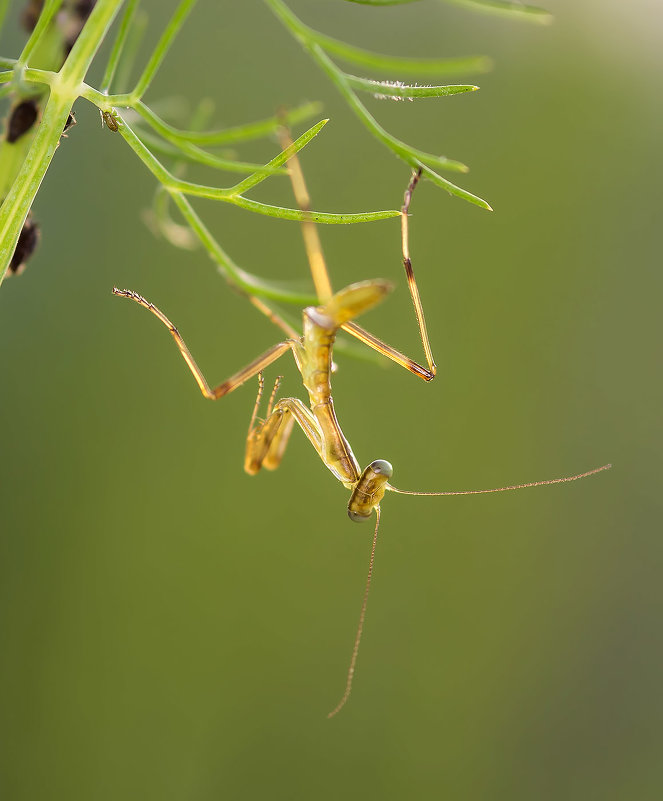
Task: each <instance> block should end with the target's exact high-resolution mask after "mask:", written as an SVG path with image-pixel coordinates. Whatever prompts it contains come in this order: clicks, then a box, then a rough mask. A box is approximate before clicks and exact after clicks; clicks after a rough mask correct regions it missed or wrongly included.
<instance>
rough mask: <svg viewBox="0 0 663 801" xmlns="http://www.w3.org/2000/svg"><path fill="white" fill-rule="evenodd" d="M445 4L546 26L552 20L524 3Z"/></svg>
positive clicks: (477, 0) (480, 0)
mask: <svg viewBox="0 0 663 801" xmlns="http://www.w3.org/2000/svg"><path fill="white" fill-rule="evenodd" d="M443 2H445V3H452V4H453V5H456V6H464V7H465V8H470V9H473V10H474V11H484V12H486V13H488V14H503V15H508V16H510V17H519V18H520V19H524V20H528V21H529V22H538V23H540V24H542V25H548V24H549V23H551V22H552V20H553V15H552V14H551V13H550V12H549V11H546V9H545V8H539V7H538V6H529V5H526V4H525V3H519V2H513V1H511V0H443Z"/></svg>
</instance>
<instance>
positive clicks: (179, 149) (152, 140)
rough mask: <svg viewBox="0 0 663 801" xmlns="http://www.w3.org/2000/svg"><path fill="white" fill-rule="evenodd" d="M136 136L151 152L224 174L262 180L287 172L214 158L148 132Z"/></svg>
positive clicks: (184, 144) (203, 151)
mask: <svg viewBox="0 0 663 801" xmlns="http://www.w3.org/2000/svg"><path fill="white" fill-rule="evenodd" d="M138 136H140V139H141V140H142V141H143V142H144V143H145V144H146V145H148V146H149V147H150V148H151V149H152V150H155V151H156V152H157V153H161V154H162V155H164V156H171V157H172V158H175V159H182V160H183V161H188V162H191V163H195V164H204V165H206V166H207V167H213V168H214V169H216V170H223V171H225V172H243V173H255V172H258V173H262V175H263V177H264V178H267V177H268V176H269V175H287V172H288V171H287V170H284V169H278V168H274V167H268V166H266V165H263V164H254V163H252V162H249V161H234V160H232V159H224V158H223V157H221V156H215V155H214V154H212V153H207V152H206V151H205V150H201V149H200V148H199V147H196V146H195V145H189V144H188V143H186V142H183V143H182V144H181V145H179V146H178V145H174V144H172V143H170V142H164V141H163V140H161V139H159V137H158V136H155V135H154V134H153V133H151V132H150V131H141V132H140V133H139V134H138Z"/></svg>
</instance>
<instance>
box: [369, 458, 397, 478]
mask: <svg viewBox="0 0 663 801" xmlns="http://www.w3.org/2000/svg"><path fill="white" fill-rule="evenodd" d="M368 469H369V470H372V471H373V472H374V473H377V474H378V475H380V476H386V477H387V478H391V477H392V476H393V475H394V468H393V467H392V466H391V464H390V463H389V462H387V461H386V460H385V459H376V460H375V461H374V462H371V463H370V464H369V466H368Z"/></svg>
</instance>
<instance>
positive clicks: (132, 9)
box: [101, 0, 140, 94]
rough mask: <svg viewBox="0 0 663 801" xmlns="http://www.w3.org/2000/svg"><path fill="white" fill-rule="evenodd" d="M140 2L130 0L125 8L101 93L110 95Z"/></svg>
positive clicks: (102, 82) (138, 0)
mask: <svg viewBox="0 0 663 801" xmlns="http://www.w3.org/2000/svg"><path fill="white" fill-rule="evenodd" d="M139 2H140V0H128V3H127V7H126V8H125V10H124V14H123V15H122V21H121V23H120V30H119V31H118V34H117V37H116V39H115V41H114V42H113V49H112V50H111V54H110V57H109V59H108V64H106V70H105V72H104V77H103V78H102V79H101V91H102V92H103V93H104V94H107V93H108V91H109V90H110V87H111V84H112V83H113V78H114V77H115V73H116V71H117V66H118V64H119V63H120V60H121V58H122V53H123V51H124V46H125V45H126V43H127V37H128V36H129V32H130V31H131V29H132V26H133V23H134V19H135V17H136V11H137V9H138V3H139Z"/></svg>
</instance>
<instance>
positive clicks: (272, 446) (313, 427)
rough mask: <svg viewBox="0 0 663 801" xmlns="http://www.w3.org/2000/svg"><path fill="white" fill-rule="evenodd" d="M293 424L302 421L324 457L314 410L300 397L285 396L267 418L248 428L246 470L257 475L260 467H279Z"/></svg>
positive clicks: (301, 423) (310, 439) (305, 431)
mask: <svg viewBox="0 0 663 801" xmlns="http://www.w3.org/2000/svg"><path fill="white" fill-rule="evenodd" d="M294 423H298V424H299V427H300V428H301V429H302V431H303V432H304V434H306V436H307V438H308V440H309V442H310V443H311V445H313V447H314V448H315V451H316V453H317V454H318V456H319V457H320V458H321V459H322V439H323V437H322V432H321V431H320V427H319V425H318V421H317V420H316V419H315V417H314V416H313V413H312V412H311V410H310V409H308V408H307V407H306V406H305V405H304V403H302V401H300V400H299V398H282V399H281V400H279V401H278V402H277V403H276V405H275V406H274V410H273V411H272V412H271V413H270V414H269V415H268V417H267V419H266V420H265V421H264V422H260V423H258V425H257V426H255V427H253V428H252V429H251V430H250V431H249V436H248V438H247V440H246V457H245V460H244V469H245V470H246V472H247V473H249V474H250V475H255V474H256V473H257V472H258V471H259V470H260V468H261V467H265V468H267V470H276V468H277V467H278V466H279V464H280V463H281V459H282V458H283V454H284V452H285V449H286V446H287V444H288V440H289V438H290V434H291V432H292V427H293V425H294ZM323 461H324V460H323Z"/></svg>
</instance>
